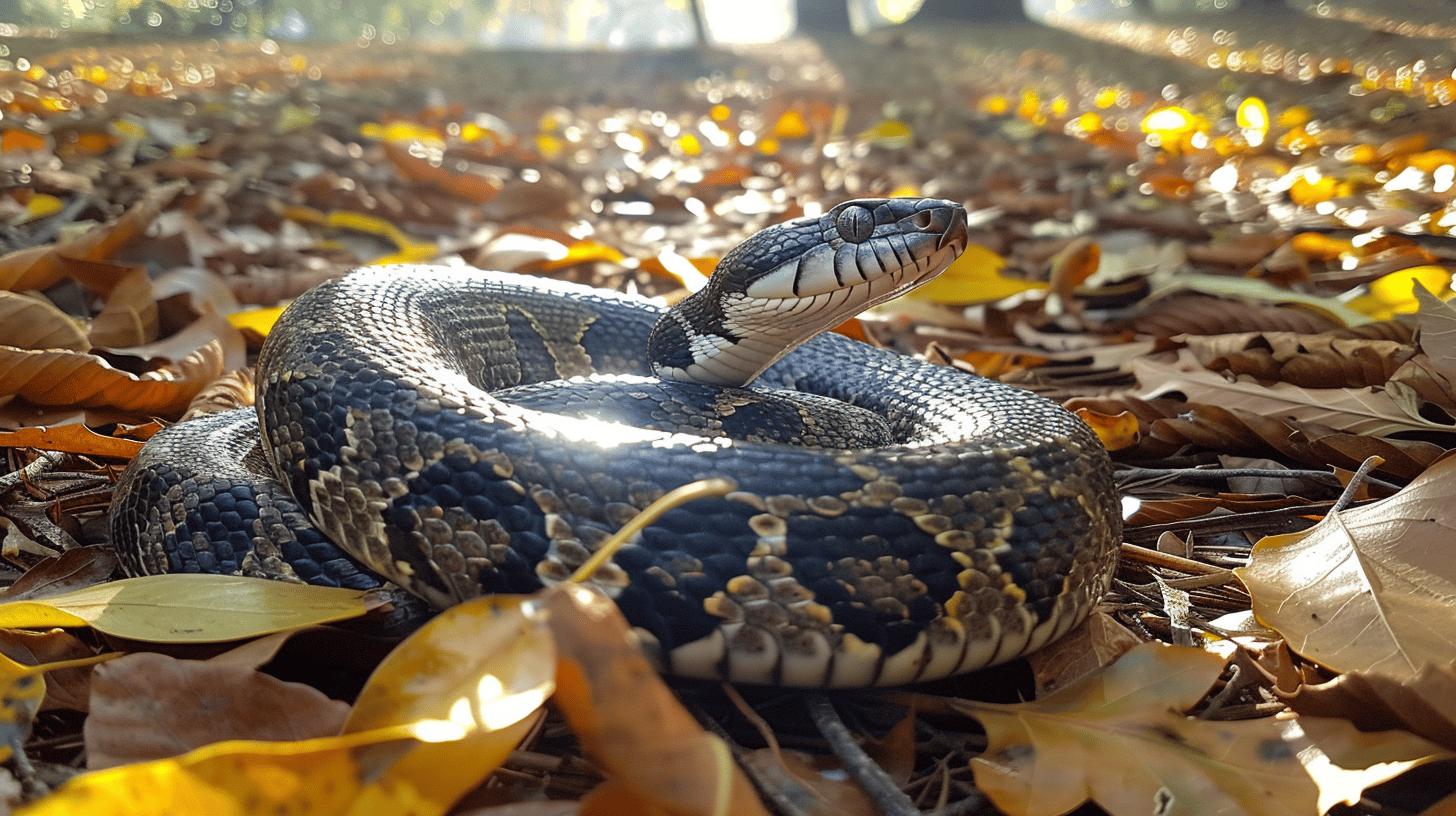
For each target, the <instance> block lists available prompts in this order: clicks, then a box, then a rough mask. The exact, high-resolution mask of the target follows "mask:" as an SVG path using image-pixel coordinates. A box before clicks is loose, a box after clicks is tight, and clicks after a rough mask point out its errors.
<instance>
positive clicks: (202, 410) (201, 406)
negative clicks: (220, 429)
mask: <svg viewBox="0 0 1456 816" xmlns="http://www.w3.org/2000/svg"><path fill="white" fill-rule="evenodd" d="M256 399H257V381H256V379H255V377H254V374H253V369H251V368H240V369H237V370H236V371H229V372H228V373H226V374H224V375H222V376H221V377H218V378H217V379H215V380H213V381H212V382H211V383H210V384H209V385H208V386H207V387H206V388H204V389H202V390H201V391H199V392H198V393H197V396H195V397H193V398H192V402H191V404H189V405H188V406H187V412H186V413H184V414H183V415H182V419H183V420H188V419H191V418H193V417H197V416H203V415H205V414H219V413H222V412H223V411H232V410H234V409H237V408H248V407H251V406H252V405H253V402H254V400H256Z"/></svg>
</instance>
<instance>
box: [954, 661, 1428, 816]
mask: <svg viewBox="0 0 1456 816" xmlns="http://www.w3.org/2000/svg"><path fill="white" fill-rule="evenodd" d="M1224 664H1225V661H1224V659H1223V658H1221V657H1218V656H1216V655H1213V654H1210V653H1208V652H1205V651H1203V650H1201V649H1195V648H1191V647H1178V646H1167V645H1164V644H1161V643H1156V642H1154V643H1145V644H1143V645H1141V646H1138V647H1136V648H1134V649H1132V650H1131V651H1129V652H1128V653H1127V654H1125V655H1123V656H1122V658H1121V659H1119V660H1118V661H1117V662H1116V663H1114V664H1112V665H1111V666H1109V667H1108V668H1107V669H1105V670H1103V671H1100V672H1097V673H1095V674H1093V675H1090V676H1088V677H1085V678H1083V679H1082V680H1081V681H1079V682H1077V683H1075V684H1073V685H1071V686H1067V687H1065V688H1063V689H1062V690H1061V691H1059V692H1055V693H1053V694H1051V695H1049V696H1047V697H1046V698H1044V699H1040V700H1037V701H1035V702H1029V703H1018V704H1013V705H1005V704H993V703H981V702H976V701H971V700H955V701H950V702H949V703H947V705H948V707H950V708H953V709H954V710H956V711H959V712H961V713H963V714H966V715H967V716H971V717H974V718H975V719H977V720H978V721H980V723H981V724H982V725H983V726H984V727H985V728H986V737H987V741H988V745H987V748H986V752H985V753H983V754H982V755H980V756H978V757H976V758H975V759H973V760H971V768H972V770H973V771H974V773H975V778H976V786H977V787H978V788H980V789H981V790H982V791H984V792H985V793H986V795H987V796H989V797H990V798H991V801H992V802H993V803H995V805H996V806H997V807H998V808H1000V809H1001V810H1003V811H1005V812H1007V813H1009V814H1014V815H1015V816H1024V815H1025V816H1041V815H1042V814H1046V815H1047V816H1051V814H1060V813H1065V812H1067V811H1069V810H1072V809H1073V808H1075V807H1077V806H1078V805H1080V804H1082V803H1083V802H1086V801H1089V800H1090V801H1092V802H1095V803H1096V804H1097V805H1099V806H1101V807H1102V808H1103V809H1105V810H1106V811H1107V812H1108V813H1110V814H1113V816H1121V815H1122V814H1129V815H1131V814H1138V816H1142V814H1146V813H1148V812H1150V811H1151V812H1182V811H1184V810H1187V812H1190V813H1192V812H1197V813H1248V814H1280V816H1284V815H1285V814H1290V813H1324V812H1325V811H1326V810H1328V809H1329V808H1331V807H1333V806H1334V805H1335V804H1337V803H1339V802H1342V801H1343V802H1348V803H1350V804H1354V803H1355V802H1356V801H1358V800H1359V798H1360V794H1361V792H1362V791H1363V790H1364V789H1365V788H1366V787H1368V786H1370V785H1374V784H1378V783H1380V782H1383V781H1385V780H1387V779H1391V778H1393V777H1395V776H1397V775H1399V774H1400V773H1402V772H1404V771H1405V770H1406V769H1408V768H1410V767H1413V766H1415V765H1417V764H1420V763H1422V762H1425V761H1429V760H1430V759H1433V758H1436V757H1437V756H1438V755H1440V753H1441V751H1440V749H1439V748H1438V747H1437V746H1435V745H1432V744H1431V743H1429V742H1427V741H1425V740H1422V739H1420V738H1419V737H1416V736H1413V735H1411V734H1407V733H1405V732H1402V731H1391V732H1384V733H1380V734H1363V733H1361V732H1359V731H1356V730H1355V728H1354V727H1353V726H1351V725H1350V724H1349V723H1346V722H1343V721H1340V720H1325V719H1319V718H1299V719H1277V718H1265V719H1259V720H1242V721H1217V720H1199V719H1194V718H1191V717H1186V716H1184V715H1183V712H1185V711H1187V710H1189V709H1190V708H1192V707H1193V706H1194V705H1196V704H1197V703H1198V701H1199V700H1201V699H1202V698H1203V697H1204V695H1205V694H1206V693H1207V692H1208V690H1209V689H1210V688H1211V687H1212V686H1213V684H1214V681H1216V680H1217V679H1218V677H1219V675H1220V674H1221V673H1222V671H1223V668H1224Z"/></svg>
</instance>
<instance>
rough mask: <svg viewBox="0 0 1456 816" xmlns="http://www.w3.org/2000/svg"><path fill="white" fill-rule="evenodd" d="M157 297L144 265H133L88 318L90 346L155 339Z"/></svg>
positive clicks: (136, 344) (137, 342)
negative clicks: (101, 304) (91, 318)
mask: <svg viewBox="0 0 1456 816" xmlns="http://www.w3.org/2000/svg"><path fill="white" fill-rule="evenodd" d="M157 331H158V323H157V298H156V296H155V295H154V294H153V291H152V280H151V278H149V277H147V270H146V268H145V267H140V266H138V267H134V268H132V269H131V271H129V272H128V273H126V274H125V275H124V276H123V277H122V278H121V280H119V281H117V282H116V284H115V285H114V286H112V287H111V291H110V292H109V293H108V294H107V296H106V304H105V305H104V306H102V307H101V311H100V312H99V313H98V314H97V315H96V317H95V318H94V319H93V320H92V321H91V330H90V331H89V332H88V333H87V334H86V339H87V340H89V341H91V345H92V346H97V347H102V348H124V347H126V346H139V345H142V344H143V343H150V342H151V341H153V340H155V339H157Z"/></svg>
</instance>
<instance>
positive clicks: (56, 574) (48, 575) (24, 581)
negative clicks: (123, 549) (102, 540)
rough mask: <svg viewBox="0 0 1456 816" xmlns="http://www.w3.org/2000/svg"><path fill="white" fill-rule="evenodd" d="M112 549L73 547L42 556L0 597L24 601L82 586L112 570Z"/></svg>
mask: <svg viewBox="0 0 1456 816" xmlns="http://www.w3.org/2000/svg"><path fill="white" fill-rule="evenodd" d="M117 565H118V560H117V557H116V551H115V550H113V549H112V548H110V547H105V546H98V547H77V548H76V549H74V550H66V551H65V552H63V553H61V554H60V555H57V556H52V557H50V558H45V559H42V560H41V561H40V562H39V563H37V564H36V565H35V566H33V567H31V568H30V569H28V570H26V571H25V574H24V575H22V576H20V577H19V578H17V579H16V580H15V583H13V584H11V585H10V586H8V587H6V588H5V590H4V591H3V592H0V601H28V600H35V599H37V598H44V597H46V596H49V595H60V594H61V593H63V592H71V591H73V590H77V589H82V588H85V587H88V586H93V585H95V584H99V583H101V582H102V581H105V580H107V579H108V578H110V577H111V576H112V574H113V573H115V572H116V567H117Z"/></svg>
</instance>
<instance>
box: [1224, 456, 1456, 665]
mask: <svg viewBox="0 0 1456 816" xmlns="http://www.w3.org/2000/svg"><path fill="white" fill-rule="evenodd" d="M1453 531H1456V458H1450V457H1448V458H1445V459H1442V460H1440V461H1438V462H1437V463H1436V464H1434V465H1432V466H1431V467H1430V468H1429V469H1427V470H1426V472H1425V473H1422V474H1421V475H1420V476H1419V477H1418V478H1416V480H1415V481H1413V482H1411V483H1410V484H1409V485H1407V486H1406V487H1405V488H1403V489H1402V490H1401V491H1400V492H1398V493H1396V494H1395V495H1393V496H1390V497H1388V498H1385V499H1382V500H1380V501H1378V502H1374V503H1372V504H1367V505H1364V506H1362V507H1356V508H1353V509H1350V510H1344V511H1341V512H1339V513H1331V514H1329V515H1327V516H1325V518H1324V519H1323V520H1322V521H1321V522H1320V523H1319V524H1317V525H1315V526H1314V527H1312V528H1310V529H1308V530H1305V531H1302V532H1299V533H1287V534H1284V535H1274V536H1266V537H1265V538H1263V539H1261V540H1260V541H1259V542H1258V543H1257V544H1255V545H1254V549H1253V552H1252V553H1251V555H1250V559H1249V565H1248V566H1246V567H1240V568H1239V569H1237V570H1235V572H1236V573H1237V574H1238V576H1239V578H1240V580H1242V581H1243V582H1244V585H1245V586H1247V587H1248V589H1249V594H1250V595H1251V596H1253V608H1254V614H1255V615H1257V616H1258V618H1259V620H1260V622H1262V623H1264V624H1265V625H1266V626H1269V627H1271V628H1273V629H1275V630H1277V631H1278V632H1279V633H1280V634H1281V635H1283V636H1284V637H1285V638H1286V639H1287V640H1288V641H1289V647H1290V648H1291V649H1293V650H1294V651H1295V652H1297V653H1298V654H1300V655H1302V656H1303V657H1306V658H1309V659H1310V660H1313V661H1315V662H1316V663H1319V664H1320V665H1322V666H1325V667H1327V668H1330V669H1333V670H1335V671H1338V672H1350V671H1362V672H1380V673H1383V674H1389V675H1391V676H1393V677H1396V678H1400V679H1410V678H1413V677H1415V676H1416V675H1417V674H1418V673H1419V672H1420V670H1421V668H1422V667H1423V666H1425V665H1426V664H1436V665H1450V664H1451V663H1452V661H1453V655H1456V628H1453V627H1452V626H1451V625H1450V622H1451V609H1452V607H1453V606H1456V558H1453V557H1452V554H1453V550H1452V548H1451V543H1452V541H1453V540H1456V539H1453V535H1452V534H1453Z"/></svg>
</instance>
